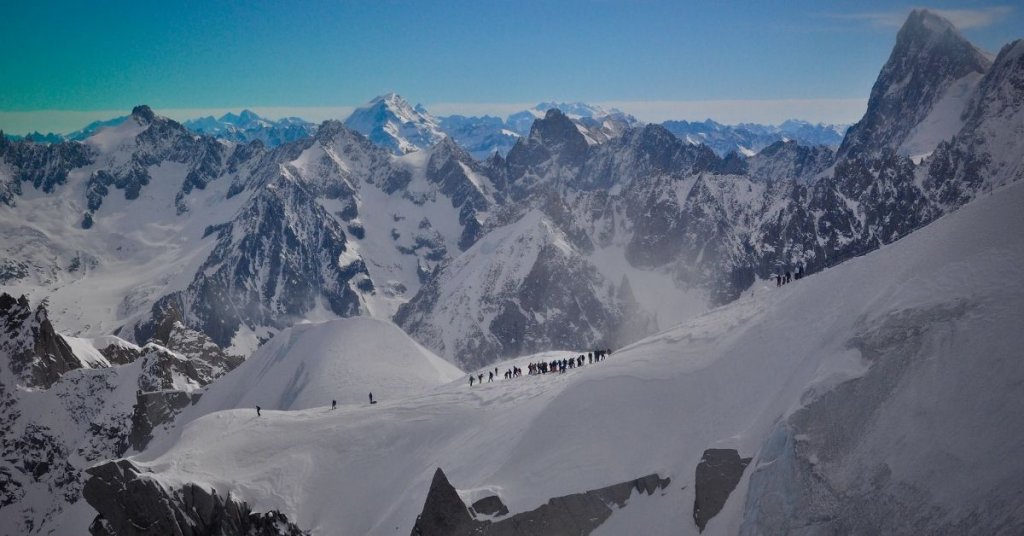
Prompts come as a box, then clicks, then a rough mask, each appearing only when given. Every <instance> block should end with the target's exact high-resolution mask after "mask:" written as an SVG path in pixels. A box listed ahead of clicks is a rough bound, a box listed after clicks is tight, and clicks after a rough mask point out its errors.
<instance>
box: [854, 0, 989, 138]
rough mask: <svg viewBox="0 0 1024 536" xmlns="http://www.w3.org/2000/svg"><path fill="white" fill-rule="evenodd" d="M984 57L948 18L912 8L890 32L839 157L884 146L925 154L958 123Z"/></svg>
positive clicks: (983, 66)
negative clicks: (888, 49)
mask: <svg viewBox="0 0 1024 536" xmlns="http://www.w3.org/2000/svg"><path fill="white" fill-rule="evenodd" d="M991 64H992V62H991V60H989V58H988V56H987V55H986V54H985V53H984V52H982V51H981V50H979V49H978V48H977V47H975V46H974V45H973V44H971V43H970V41H968V40H967V39H966V38H964V36H963V35H961V34H960V32H959V31H958V30H957V29H956V27H954V26H953V24H952V23H951V22H949V21H948V20H946V19H945V18H943V17H941V16H939V15H937V14H936V13H934V12H931V11H928V10H923V9H918V10H914V11H912V12H911V13H910V15H909V16H908V17H907V21H906V22H905V23H904V25H903V27H902V28H901V29H900V31H899V33H898V34H897V36H896V44H895V46H894V47H893V50H892V53H891V54H890V55H889V59H888V60H887V61H886V63H885V65H884V66H883V67H882V71H881V72H880V73H879V75H878V79H877V80H876V81H875V84H874V86H873V87H872V88H871V96H870V98H869V99H868V109H867V111H866V112H865V114H864V117H863V118H862V119H861V120H860V121H859V122H858V123H856V124H855V125H853V126H852V127H851V128H850V130H849V131H848V132H847V135H846V138H844V140H843V143H842V145H840V147H839V152H838V156H839V158H845V157H849V156H855V155H856V154H863V155H866V156H869V157H870V156H874V155H877V154H879V153H880V152H882V151H884V150H895V151H898V152H900V153H902V154H907V155H911V156H913V155H914V154H927V153H929V152H931V151H932V150H933V149H934V148H935V146H936V145H937V144H938V143H939V142H940V141H942V140H945V139H949V138H950V137H952V136H953V135H954V134H956V132H957V131H958V130H959V128H960V127H961V126H962V123H961V122H958V121H957V120H956V119H957V118H959V116H960V115H961V114H962V112H963V110H964V106H965V104H966V101H967V95H969V94H970V93H971V91H973V88H974V87H975V86H976V85H977V83H978V81H979V80H980V79H981V76H982V75H983V74H984V73H985V72H986V71H987V70H988V69H989V68H990V66H991Z"/></svg>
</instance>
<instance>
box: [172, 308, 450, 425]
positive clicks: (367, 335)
mask: <svg viewBox="0 0 1024 536" xmlns="http://www.w3.org/2000/svg"><path fill="white" fill-rule="evenodd" d="M460 376H462V372H461V371H460V370H459V369H457V368H455V367H454V366H453V365H451V364H450V363H448V362H447V361H445V360H443V359H441V358H440V357H437V356H436V355H434V354H432V353H430V351H428V350H426V349H425V348H423V347H422V346H420V345H419V344H417V343H416V342H415V341H413V340H412V339H411V338H409V336H408V335H406V334H405V333H404V332H403V331H402V330H400V329H398V328H397V327H396V326H395V325H393V324H391V323H389V322H386V321H382V320H375V319H372V318H368V317H352V318H342V319H336V320H329V321H327V322H322V323H311V324H298V325H296V326H293V327H291V328H288V329H286V330H284V331H282V332H281V333H279V334H277V335H275V336H274V337H273V338H272V339H270V341H268V342H267V343H266V344H265V345H263V346H261V347H260V348H259V349H258V350H256V352H255V353H253V355H252V357H250V358H249V359H247V360H246V362H245V363H243V364H242V365H241V366H239V367H238V369H236V370H235V371H233V372H232V373H231V374H229V375H228V376H225V377H224V378H223V381H218V382H217V385H216V387H215V388H211V389H209V390H208V391H207V392H206V393H205V394H204V396H203V398H202V400H200V402H199V404H198V405H197V406H196V408H194V409H195V410H196V411H198V412H199V414H203V413H209V412H211V411H216V410H221V409H233V408H251V407H254V406H256V405H260V406H262V407H263V408H265V409H268V410H294V409H307V408H317V407H320V408H322V407H324V406H329V405H330V403H331V400H337V401H338V403H339V404H342V405H344V404H355V403H362V404H365V403H366V401H367V393H369V392H373V393H374V397H375V398H377V399H381V400H387V399H394V398H400V397H406V396H409V395H413V394H415V393H417V392H420V391H424V390H427V389H429V388H432V387H435V386H437V385H440V384H442V383H447V382H449V381H451V380H453V379H455V378H458V377H460ZM184 418H185V419H187V416H186V417H184Z"/></svg>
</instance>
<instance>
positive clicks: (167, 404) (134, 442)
mask: <svg viewBox="0 0 1024 536" xmlns="http://www.w3.org/2000/svg"><path fill="white" fill-rule="evenodd" d="M200 396H201V395H200V394H199V393H189V392H187V391H156V392H152V393H143V392H141V391H140V392H139V393H138V395H137V400H138V401H137V402H136V404H135V407H134V411H133V412H132V431H131V433H130V434H129V435H128V440H129V441H130V443H131V446H132V448H134V449H135V450H137V451H141V450H142V449H144V448H146V445H147V444H149V441H150V440H151V439H153V430H154V429H156V427H158V426H160V425H161V424H165V423H168V422H171V421H172V420H174V416H175V415H177V414H178V413H179V412H180V411H181V410H183V409H185V408H186V407H188V406H190V405H192V404H195V403H196V402H198V401H199V398H200Z"/></svg>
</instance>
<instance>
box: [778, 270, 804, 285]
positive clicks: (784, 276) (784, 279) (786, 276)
mask: <svg viewBox="0 0 1024 536" xmlns="http://www.w3.org/2000/svg"><path fill="white" fill-rule="evenodd" d="M803 276H804V267H803V266H799V265H798V266H797V267H796V271H794V272H793V273H790V271H789V270H786V271H785V272H779V273H777V274H775V286H777V287H781V286H782V285H785V284H786V283H790V282H792V281H793V280H794V279H800V278H802V277H803Z"/></svg>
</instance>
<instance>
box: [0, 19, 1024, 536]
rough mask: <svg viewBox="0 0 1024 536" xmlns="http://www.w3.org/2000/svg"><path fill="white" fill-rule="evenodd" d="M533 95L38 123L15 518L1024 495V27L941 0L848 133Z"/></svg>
mask: <svg viewBox="0 0 1024 536" xmlns="http://www.w3.org/2000/svg"><path fill="white" fill-rule="evenodd" d="M540 108H544V109H543V110H541V109H540ZM522 114H525V115H519V114H513V116H510V117H509V118H507V119H501V118H496V117H483V118H467V117H461V116H450V117H447V118H437V117H434V116H432V115H430V114H429V113H428V112H427V111H426V110H425V109H424V108H423V107H422V106H412V105H410V104H409V103H408V102H407V101H405V100H404V99H402V98H401V97H400V96H398V95H397V94H388V95H384V96H381V97H378V98H377V99H374V100H373V101H371V102H370V103H368V104H367V105H366V106H364V107H362V108H360V109H359V110H357V112H356V113H354V114H353V117H350V118H349V120H348V121H346V122H342V121H339V120H328V121H325V122H323V123H321V124H319V125H310V124H306V123H304V122H301V121H294V122H292V121H289V120H281V121H277V122H274V121H270V120H266V119H264V118H261V117H259V116H258V115H257V114H254V113H250V112H246V111H243V112H242V113H239V114H226V115H223V116H221V117H220V118H212V117H211V118H204V119H203V120H201V121H200V122H201V123H202V124H199V123H195V124H192V126H186V125H185V124H182V123H179V122H177V121H174V120H172V119H169V118H166V117H163V116H161V115H159V114H158V113H155V112H154V111H153V110H152V109H150V108H149V107H148V106H138V107H136V108H135V109H133V110H132V112H131V114H130V115H127V116H125V117H124V118H123V119H121V120H119V121H116V122H112V123H110V124H105V125H104V124H97V125H93V126H91V127H90V128H92V131H91V132H89V133H88V134H85V135H84V138H83V139H82V140H80V141H75V140H68V139H63V140H58V141H55V142H54V143H37V142H34V141H31V140H20V141H19V140H12V139H8V138H7V137H0V236H2V237H3V239H2V240H0V285H3V293H0V409H2V411H0V429H2V431H3V435H2V437H3V440H2V441H0V448H2V450H3V454H4V455H3V456H2V457H0V533H27V534H47V533H60V534H63V533H69V534H82V533H85V532H87V531H88V532H89V533H91V534H93V535H95V536H100V535H104V536H112V535H122V534H128V535H130V534H153V533H176V534H177V533H180V534H209V533H216V534H225V535H236V534H238V535H241V534H259V535H262V536H280V535H282V534H288V535H292V534H301V533H303V532H304V531H307V532H310V533H313V534H334V533H338V532H339V531H340V532H345V533H353V534H378V533H394V532H395V531H396V527H397V531H398V532H399V533H404V532H413V531H416V530H424V531H426V530H433V529H437V528H438V527H441V529H438V530H439V531H440V532H442V533H443V532H444V527H450V526H454V525H452V524H451V523H448V522H449V521H453V520H455V521H458V523H456V524H457V525H458V526H459V527H461V528H459V529H458V530H460V531H467V533H468V531H484V532H487V533H489V534H504V533H506V532H503V531H508V530H513V527H514V526H515V525H516V524H517V523H520V522H531V523H538V524H546V525H544V526H546V527H559V528H558V529H554V528H549V529H546V530H547V532H544V530H541V529H538V530H540V533H541V534H543V535H545V536H546V535H547V534H550V533H552V532H559V533H573V534H590V533H593V534H602V533H603V534H634V533H642V534H651V535H661V534H679V533H682V534H697V533H699V532H701V531H703V533H705V534H715V535H717V534H736V533H771V534H774V533H785V532H792V531H796V530H804V529H806V528H807V527H812V528H811V529H809V530H810V532H814V533H817V532H821V533H835V532H840V533H846V532H852V533H903V532H908V533H909V532H938V533H964V532H971V531H972V530H976V531H977V532H981V533H997V532H1000V531H1003V532H1012V533H1017V532H1020V530H1018V529H1019V528H1021V527H1024V519H1022V518H1021V511H1020V508H1019V501H1016V500H1015V498H1017V497H1019V496H1020V494H1021V493H1022V490H1021V484H1020V482H1024V467H1022V466H1021V464H1020V463H1019V462H1018V461H1017V458H1016V457H1015V453H1017V452H1019V451H1020V450H1021V449H1022V448H1024V429H1022V428H1021V425H1020V422H1021V421H1020V419H1019V415H1020V413H1021V411H1022V409H1021V404H1022V401H1024V396H1021V393H1020V386H1021V385H1024V379H1022V378H1021V377H1020V376H1021V373H1022V369H1021V367H1020V366H1019V363H1017V362H1016V361H1014V360H1012V359H1007V358H1006V356H1012V355H1016V354H1017V353H1019V352H1018V350H1019V347H1020V340H1019V338H1020V336H1019V335H1020V334H1019V331H1020V330H1019V325H1020V324H1021V319H1020V318H1019V317H1020V316H1021V314H1022V313H1021V312H1022V311H1024V307H1022V306H1021V303H1022V302H1024V289H1022V288H1021V284H1020V283H1021V282H1020V278H1019V277H1017V273H1018V271H1019V270H1017V268H1019V266H1020V265H1021V264H1022V262H1024V260H1022V258H1021V257H1022V256H1024V243H1022V241H1021V238H1020V237H1021V236H1024V235H1022V234H1021V232H1020V231H1021V229H1022V228H1024V220H1022V219H1021V215H1022V214H1024V211H1021V203H1022V202H1024V184H1021V182H1022V179H1024V132H1022V130H1021V125H1024V40H1018V41H1015V42H1013V43H1011V44H1008V45H1006V46H1004V47H1003V49H1002V50H1001V51H1000V52H999V54H998V56H996V57H995V58H994V60H990V59H989V58H988V57H987V56H985V55H984V54H983V53H981V52H980V51H978V50H977V49H976V48H975V47H974V46H973V45H971V44H970V43H969V42H967V41H966V40H965V39H964V38H963V36H962V35H960V34H959V32H957V31H956V29H955V28H953V27H952V26H951V25H950V24H948V22H947V21H944V20H943V19H941V18H940V17H938V16H937V15H935V14H934V13H931V12H928V11H924V10H916V11H914V12H913V13H912V14H911V15H910V17H909V18H908V20H907V23H906V24H905V25H904V27H903V29H901V30H900V33H899V36H898V37H897V43H896V46H895V47H894V50H893V53H892V55H891V57H890V58H889V60H888V61H887V62H886V64H885V65H884V67H883V68H882V70H881V72H880V74H879V77H878V80H877V82H876V84H875V87H874V89H873V90H872V97H871V101H870V104H869V109H868V110H867V112H866V113H865V116H864V118H863V119H862V120H861V121H860V122H858V123H857V125H855V126H854V127H853V128H851V129H850V130H849V131H848V132H847V133H846V135H845V138H843V140H842V142H841V143H839V142H838V141H837V142H835V143H832V142H829V143H819V142H814V143H807V142H806V141H801V138H799V137H797V136H792V137H791V136H790V134H789V132H790V131H800V132H803V134H801V136H806V138H804V139H805V140H806V139H821V140H824V139H827V137H821V138H815V137H816V136H825V135H826V134H827V132H824V131H823V129H824V130H831V132H832V134H831V135H838V132H839V131H841V130H842V129H837V128H833V127H829V126H824V125H817V126H815V125H808V124H806V123H798V122H790V123H785V124H783V125H780V126H778V127H777V129H776V130H773V131H771V132H767V131H759V130H757V128H755V126H752V125H736V126H734V127H725V126H723V125H718V124H717V123H713V122H704V123H687V124H679V123H676V124H669V123H666V124H663V125H658V124H642V123H640V122H638V121H636V120H635V118H631V117H629V116H628V115H627V114H622V113H621V112H618V111H615V110H600V109H598V108H595V107H590V106H587V105H583V104H579V103H542V104H541V105H539V106H538V107H536V108H535V109H532V110H526V111H524V112H522ZM517 116H518V117H517ZM527 116H528V117H527ZM520 120H521V121H520ZM293 127H294V128H296V129H299V130H301V134H296V133H295V132H293V131H291V130H289V129H291V128H293ZM200 129H208V130H209V132H199V130H200ZM275 129H277V130H275ZM270 132H277V133H278V134H275V135H274V136H270V134H268V133H270ZM293 134H295V137H290V136H292V135H293ZM743 149H745V150H743ZM787 272H788V273H790V274H792V273H794V272H796V273H798V274H800V276H801V277H799V278H798V279H799V281H795V282H792V283H789V284H786V285H781V284H780V283H781V281H780V279H777V278H782V277H785V275H786V274H787ZM802 276H807V277H802ZM595 348H613V349H615V351H614V354H613V356H611V357H609V358H608V359H606V360H605V359H600V358H599V357H597V358H594V359H593V361H587V360H586V359H585V357H579V356H580V353H581V352H583V353H587V352H588V351H589V350H590V349H595ZM570 355H572V356H574V357H576V360H573V362H575V363H577V364H578V366H575V367H571V368H570V370H567V371H566V372H565V373H564V374H563V373H559V374H533V375H531V374H529V373H527V372H526V371H527V370H534V371H535V370H538V369H536V368H533V367H529V366H528V364H527V363H531V364H536V363H545V364H548V363H551V362H553V361H557V360H566V361H568V360H567V358H568V357H569V356H570ZM243 357H245V358H247V359H248V360H246V361H244V362H243ZM584 361H586V366H583V364H584ZM495 367H497V368H498V370H495ZM516 369H522V370H524V375H525V376H526V377H519V376H517V375H515V373H514V372H513V371H515V370H516ZM502 370H504V371H507V372H508V376H506V378H507V379H506V380H504V381H503V380H501V379H500V378H501V375H500V372H501V371H502ZM403 371H404V373H403ZM467 372H468V373H470V374H472V375H473V376H474V377H475V379H476V380H479V381H481V383H480V384H477V385H475V386H474V387H472V388H470V387H469V386H468V380H469V377H467V376H466V373H467ZM492 372H493V373H495V376H496V377H495V378H494V380H495V381H493V382H491V381H484V378H485V377H487V376H489V374H488V373H492ZM221 376H224V377H223V378H222V377H221ZM369 391H372V393H373V395H374V397H376V398H375V399H374V401H379V403H376V404H374V403H372V402H370V403H367V402H368V396H367V395H368V392H369ZM332 400H335V401H337V402H339V403H340V404H339V406H338V407H337V410H332V409H328V408H329V407H330V406H329V405H330V402H331V401H332ZM254 406H260V407H261V408H262V410H261V411H262V413H256V412H255V407H254ZM965 407H969V408H981V410H980V411H978V412H971V413H968V412H965V411H963V408H965ZM679 408H685V411H680V410H679ZM922 415H925V416H926V417H922ZM837 419H838V421H837ZM979 419H980V420H979ZM836 422H841V423H842V426H837V425H836ZM965 430H968V431H972V430H973V431H977V430H981V432H978V433H971V434H967V433H966V432H965ZM296 438H301V439H302V440H298V441H297V440H296ZM638 438H640V439H638ZM382 445H383V446H386V448H382ZM581 447H582V448H581ZM591 447H592V448H591ZM978 452H983V453H987V454H988V455H986V456H978V455H977V453H978ZM241 453H244V455H242V454H241ZM608 453H615V456H616V460H615V463H611V464H610V463H608V459H609V458H608V456H609V454H608ZM124 456H128V457H127V458H124V459H118V458H122V457H124ZM993 460H994V461H993ZM723 464H724V465H723ZM324 467H331V468H332V470H331V471H323V470H322V469H323V468H324ZM439 467H440V469H439ZM437 475H441V476H440V477H438V476H437ZM352 482H359V483H360V485H359V486H352V484H351V483H352ZM669 482H671V485H668V483H669ZM456 486H458V487H456ZM634 492H637V493H634ZM83 495H84V498H85V500H83ZM382 498H384V499H383V500H382ZM86 501H87V502H86ZM421 505H422V509H421V508H420V507H421ZM611 505H615V507H614V508H612V506H611ZM682 505H686V507H685V508H684V507H682ZM689 505H693V511H692V512H691V511H690V508H689ZM578 508H582V509H583V510H585V511H586V512H587V514H586V515H584V516H580V515H579V514H578V512H579V510H578ZM97 513H99V515H97ZM939 513H941V514H942V515H938V514H939ZM417 515H419V519H418V518H417ZM505 515H508V516H509V517H507V518H506V517H504V516H505ZM445 516H449V518H448V519H445ZM451 516H454V517H451ZM456 518H457V519H456ZM581 519H582V520H583V522H582V525H581V524H580V523H581V521H580V520H581ZM653 520H659V521H658V522H655V521H653ZM661 521H664V523H661ZM147 526H148V527H151V530H149V532H147V531H146V530H145V529H143V528H140V527H147ZM537 526H540V525H537ZM453 530H454V529H453Z"/></svg>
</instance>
